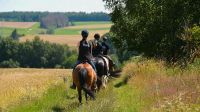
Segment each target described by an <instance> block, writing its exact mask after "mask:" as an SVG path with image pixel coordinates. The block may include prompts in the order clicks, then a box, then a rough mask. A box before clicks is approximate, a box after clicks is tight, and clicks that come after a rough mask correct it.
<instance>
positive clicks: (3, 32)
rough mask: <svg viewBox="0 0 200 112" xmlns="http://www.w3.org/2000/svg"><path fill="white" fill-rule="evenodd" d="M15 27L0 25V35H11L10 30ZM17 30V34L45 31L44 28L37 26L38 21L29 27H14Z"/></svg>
mask: <svg viewBox="0 0 200 112" xmlns="http://www.w3.org/2000/svg"><path fill="white" fill-rule="evenodd" d="M14 29H15V28H6V27H0V33H1V34H0V35H1V36H3V37H8V36H10V35H11V33H12V31H13V30H14ZM16 29H17V32H18V33H19V34H24V35H33V34H39V33H41V32H45V31H46V29H42V28H40V27H39V23H36V24H34V25H33V26H32V27H31V28H16Z"/></svg>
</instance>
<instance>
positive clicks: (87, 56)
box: [71, 30, 96, 89]
mask: <svg viewBox="0 0 200 112" xmlns="http://www.w3.org/2000/svg"><path fill="white" fill-rule="evenodd" d="M81 35H82V40H81V41H80V42H79V43H78V59H77V62H76V64H75V66H74V68H75V67H76V66H77V65H78V64H80V63H82V62H84V61H87V62H88V63H89V64H90V65H91V66H92V68H93V69H94V71H95V72H96V67H95V65H94V63H93V62H92V58H93V56H92V54H91V52H92V47H91V46H90V44H89V43H88V41H87V37H88V35H89V32H88V31H87V30H82V32H81ZM71 88H72V89H75V88H76V85H75V84H74V83H73V84H72V86H71Z"/></svg>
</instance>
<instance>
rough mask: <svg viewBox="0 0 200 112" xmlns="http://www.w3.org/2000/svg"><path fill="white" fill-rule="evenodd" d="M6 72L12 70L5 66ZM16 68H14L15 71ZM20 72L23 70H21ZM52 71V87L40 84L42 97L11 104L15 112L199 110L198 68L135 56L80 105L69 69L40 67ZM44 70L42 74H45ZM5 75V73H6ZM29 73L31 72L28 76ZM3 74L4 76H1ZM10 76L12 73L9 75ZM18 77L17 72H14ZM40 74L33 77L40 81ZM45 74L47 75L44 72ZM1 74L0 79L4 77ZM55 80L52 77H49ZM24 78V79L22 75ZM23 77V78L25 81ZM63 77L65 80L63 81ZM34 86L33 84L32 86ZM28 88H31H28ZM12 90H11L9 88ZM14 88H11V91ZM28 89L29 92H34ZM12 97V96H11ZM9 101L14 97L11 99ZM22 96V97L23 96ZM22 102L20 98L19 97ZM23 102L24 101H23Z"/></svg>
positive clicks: (199, 84)
mask: <svg viewBox="0 0 200 112" xmlns="http://www.w3.org/2000/svg"><path fill="white" fill-rule="evenodd" d="M5 70H7V72H10V71H12V72H11V73H14V72H13V70H12V69H9V70H8V69H5ZM14 71H15V70H14ZM19 71H21V72H22V71H24V69H20V70H18V72H19ZM25 71H26V72H24V75H23V77H26V78H24V79H27V78H28V77H29V76H30V74H34V73H35V72H36V71H38V70H28V71H27V70H25ZM39 71H40V72H41V71H43V72H47V71H50V72H49V74H48V76H52V74H61V75H55V77H57V78H58V80H57V83H56V84H55V82H54V81H52V82H51V83H50V85H51V86H45V84H44V85H41V87H40V88H48V89H42V91H43V92H41V90H39V89H38V90H36V91H40V92H39V93H43V94H38V96H40V97H34V98H28V99H26V100H24V99H21V102H18V103H15V105H11V106H8V107H9V108H8V110H9V111H13V112H27V111H29V112H44V111H54V112H77V111H82V112H147V111H148V112H199V111H200V105H199V104H200V91H199V90H200V88H199V87H200V81H199V80H200V76H199V73H200V71H199V67H197V66H193V65H191V66H189V67H188V68H186V69H184V70H183V69H180V68H176V67H175V68H169V67H167V66H165V63H164V62H162V61H159V60H147V59H144V58H132V59H131V60H129V61H128V62H126V63H125V64H124V67H123V73H122V76H121V77H120V78H118V79H113V78H111V80H110V81H109V85H108V87H107V88H106V89H102V90H101V91H100V92H99V93H97V95H96V97H97V99H96V100H95V101H88V102H87V103H86V101H85V99H84V98H83V104H82V105H79V103H78V96H77V91H75V90H72V89H70V88H69V86H70V84H71V75H70V74H71V71H70V70H43V69H41V70H39ZM43 72H42V73H43ZM4 74H5V73H4ZM28 74H29V75H28ZM0 76H2V75H0ZM8 76H10V75H8ZM12 76H13V77H15V75H12ZM42 76H43V75H42V74H41V73H40V75H39V74H38V76H35V79H34V80H41V77H42ZM45 76H46V75H45ZM4 78H5V76H4V77H1V79H4ZM49 78H50V79H52V78H51V77H49ZM20 79H21V78H20ZM24 79H23V80H24ZM63 79H64V80H63ZM21 83H24V84H21V85H18V86H17V87H16V88H21V87H20V86H23V85H29V83H33V84H32V85H37V83H39V82H38V81H36V82H33V81H32V80H26V81H22V82H21ZM29 86H30V87H29V88H31V85H29ZM26 88H28V87H26ZM9 90H10V89H9ZM10 91H11V90H10ZM27 91H29V94H30V93H32V92H30V90H27ZM9 98H11V97H9ZM9 98H8V99H7V100H12V99H9ZM22 98H23V97H22ZM18 101H20V100H18ZM22 101H23V102H22Z"/></svg>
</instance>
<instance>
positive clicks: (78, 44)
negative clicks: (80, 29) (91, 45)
mask: <svg viewBox="0 0 200 112" xmlns="http://www.w3.org/2000/svg"><path fill="white" fill-rule="evenodd" d="M79 46H80V42H78V43H77V46H76V47H77V52H79Z"/></svg>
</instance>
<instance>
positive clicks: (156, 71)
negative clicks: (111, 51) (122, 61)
mask: <svg viewBox="0 0 200 112" xmlns="http://www.w3.org/2000/svg"><path fill="white" fill-rule="evenodd" d="M197 68H199V67H198V66H196V67H195V68H191V67H189V68H186V69H181V68H177V67H174V68H169V67H166V66H165V64H164V62H162V61H158V60H157V61H155V60H147V59H143V58H139V59H132V62H130V61H129V63H127V64H126V65H125V67H124V70H123V71H124V74H126V75H127V76H128V77H132V78H130V79H129V82H128V84H129V85H130V86H132V87H133V88H134V90H135V91H137V92H139V94H137V97H139V98H140V99H141V101H142V102H139V103H140V105H142V104H144V105H143V107H142V109H141V110H140V111H150V110H151V111H158V112H163V111H170V112H171V111H173V112H175V111H176V112H177V111H181V112H182V111H184V112H187V111H193V112H195V111H197V112H198V111H199V109H200V105H199V104H200V91H199V90H200V89H199V87H200V75H199V74H200V71H199V70H197ZM132 103H133V104H135V103H137V102H135V103H134V102H132Z"/></svg>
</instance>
